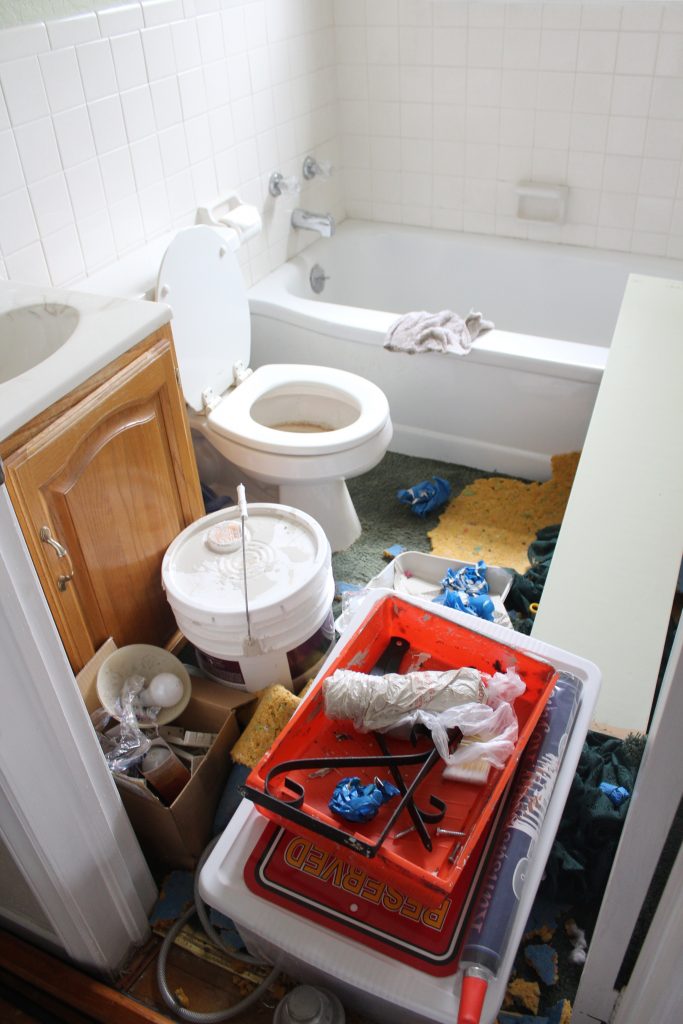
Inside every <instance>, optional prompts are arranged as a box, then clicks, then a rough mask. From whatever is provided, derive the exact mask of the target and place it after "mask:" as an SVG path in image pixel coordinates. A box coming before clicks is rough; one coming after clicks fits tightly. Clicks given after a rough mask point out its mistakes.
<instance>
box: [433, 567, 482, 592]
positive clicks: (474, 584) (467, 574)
mask: <svg viewBox="0 0 683 1024" xmlns="http://www.w3.org/2000/svg"><path fill="white" fill-rule="evenodd" d="M441 586H442V587H445V588H446V590H462V591H464V592H465V593H466V594H488V592H489V585H488V583H487V582H486V562H485V561H484V560H483V559H479V561H478V562H477V564H476V565H463V566H461V567H460V569H447V570H446V575H445V576H444V578H443V579H442V580H441Z"/></svg>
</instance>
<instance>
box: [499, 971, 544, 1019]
mask: <svg viewBox="0 0 683 1024" xmlns="http://www.w3.org/2000/svg"><path fill="white" fill-rule="evenodd" d="M540 1005H541V989H540V986H539V984H538V982H537V981H526V980H525V979H524V978H513V979H512V981H511V982H510V983H509V984H508V987H507V990H506V992H505V997H504V999H503V1007H504V1008H505V1009H506V1010H507V1009H522V1010H529V1011H530V1012H531V1013H532V1014H533V1015H536V1014H537V1013H538V1008H539V1006H540Z"/></svg>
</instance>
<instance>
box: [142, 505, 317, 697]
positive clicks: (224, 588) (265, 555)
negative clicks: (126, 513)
mask: <svg viewBox="0 0 683 1024" xmlns="http://www.w3.org/2000/svg"><path fill="white" fill-rule="evenodd" d="M244 529H245V534H244V537H245V552H246V583H247V593H246V597H247V601H248V607H249V625H250V630H251V641H250V640H249V635H248V629H247V608H246V604H245V592H244V562H243V554H242V535H241V522H240V513H239V508H238V507H237V506H234V507H232V508H226V509H220V510H219V511H218V512H213V513H212V514H211V515H208V516H204V517H203V518H202V519H198V520H197V521H196V522H195V523H192V524H191V525H190V526H188V527H187V529H185V530H183V532H182V533H181V534H179V535H178V536H177V537H176V538H175V540H174V541H173V542H172V544H171V545H170V547H169V548H168V550H167V552H166V554H165V555H164V559H163V563H162V567H161V575H162V582H163V586H164V590H165V591H166V597H167V599H168V602H169V604H170V605H171V608H172V609H173V613H174V615H175V618H176V622H177V623H178V628H179V629H180V630H181V631H182V633H183V634H184V635H185V636H186V637H187V639H188V640H189V641H190V642H191V643H193V644H194V646H195V648H196V651H197V660H198V662H199V666H200V668H201V669H202V670H203V671H204V673H205V674H206V675H208V676H209V677H210V678H212V679H215V680H217V681H218V682H220V683H223V684H225V685H226V686H233V687H236V688H238V689H242V690H249V691H253V690H262V689H264V688H265V687H266V686H272V685H273V684H274V683H280V684H281V685H283V686H286V687H287V688H288V689H290V690H291V689H293V690H295V691H296V690H297V689H299V688H300V687H301V686H303V684H304V683H305V682H306V681H307V680H308V679H309V678H312V677H313V675H315V672H316V671H317V668H318V666H319V665H320V663H321V662H322V660H323V658H324V657H325V655H326V654H327V653H328V651H329V649H330V647H331V646H332V643H333V640H334V623H333V620H332V600H333V597H334V580H333V578H332V564H331V552H330V545H329V542H328V540H327V537H326V536H325V534H324V532H323V530H322V528H321V526H320V525H319V524H318V523H317V522H316V521H315V519H313V518H312V517H311V516H309V515H307V514H306V513H305V512H301V511H299V510H298V509H295V508H290V507H289V506H286V505H273V504H265V503H255V504H252V505H249V515H248V517H247V519H246V521H245V524H244Z"/></svg>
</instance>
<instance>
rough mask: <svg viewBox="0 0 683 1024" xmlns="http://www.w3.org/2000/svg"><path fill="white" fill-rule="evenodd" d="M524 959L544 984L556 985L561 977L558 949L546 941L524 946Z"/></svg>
mask: <svg viewBox="0 0 683 1024" xmlns="http://www.w3.org/2000/svg"><path fill="white" fill-rule="evenodd" d="M524 959H525V960H526V962H527V963H528V965H529V967H531V968H532V970H533V971H535V973H536V974H537V975H538V977H539V978H540V980H541V981H542V982H543V984H544V985H556V984H557V980H558V978H559V974H558V968H557V950H556V949H553V947H552V946H549V945H548V944H547V943H546V942H543V943H540V944H534V945H529V946H525V947H524Z"/></svg>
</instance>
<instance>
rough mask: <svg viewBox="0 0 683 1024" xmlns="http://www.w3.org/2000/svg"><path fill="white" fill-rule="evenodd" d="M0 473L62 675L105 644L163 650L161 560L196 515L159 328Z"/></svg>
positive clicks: (195, 493) (171, 624) (179, 412)
mask: <svg viewBox="0 0 683 1024" xmlns="http://www.w3.org/2000/svg"><path fill="white" fill-rule="evenodd" d="M5 473H6V480H7V486H8V488H9V491H10V496H11V498H12V502H13V504H14V507H15V509H16V512H17V516H18V518H19V521H20V523H21V525H22V529H23V531H24V535H25V538H26V541H27V544H28V547H29V550H30V552H31V556H32V558H33V561H34V564H35V566H36V569H37V571H38V575H39V577H40V580H41V583H42V585H43V589H44V591H45V595H46V597H47V600H48V603H49V605H50V608H51V610H52V614H53V616H54V619H55V622H56V624H57V628H58V630H59V632H60V635H61V637H62V641H63V643H64V647H65V649H66V652H67V655H68V657H69V660H70V662H71V665H72V668H73V670H74V672H78V671H79V670H80V669H81V668H82V667H83V665H84V664H85V663H86V661H88V659H89V658H90V657H92V655H93V654H94V653H95V651H96V650H97V648H98V647H100V645H101V644H102V643H104V641H105V640H106V639H107V637H109V636H112V637H113V638H114V640H115V641H116V643H117V645H118V646H122V645H124V644H129V643H151V644H157V645H159V646H165V645H167V644H168V643H169V641H170V639H171V637H172V636H173V635H174V633H175V632H176V624H175V620H174V617H173V613H172V611H171V609H170V606H169V604H168V602H167V600H166V597H165V594H164V591H163V588H162V585H161V561H162V558H163V555H164V552H165V551H166V548H167V547H168V545H169V544H170V542H171V541H172V540H173V538H174V537H175V536H176V535H177V534H178V533H180V531H181V530H183V529H184V527H185V526H187V525H188V524H189V523H191V522H193V521H194V520H195V519H197V518H198V517H199V516H201V515H203V514H204V507H203V503H202V499H201V490H200V485H199V479H198V476H197V469H196V464H195V460H194V454H193V451H192V444H191V441H190V435H189V429H188V426H187V419H186V416H185V407H184V403H183V400H182V396H181V393H180V389H179V386H178V382H177V377H176V364H175V358H174V353H173V347H172V342H171V340H170V332H169V331H168V329H164V328H162V330H161V331H159V332H157V333H156V334H155V335H153V336H152V339H151V343H150V345H149V347H147V348H146V349H145V350H143V351H142V353H141V354H139V355H137V356H136V357H135V358H134V359H133V360H132V361H131V362H129V363H128V365H125V366H124V367H123V368H120V369H118V370H117V371H116V372H115V373H114V374H113V376H112V377H111V378H110V379H108V380H105V381H104V382H102V381H100V382H99V384H98V386H97V387H96V388H95V389H94V390H93V391H92V392H90V393H89V394H86V395H85V396H84V397H83V396H82V395H81V396H79V400H78V401H77V402H76V404H75V405H74V406H73V407H72V408H70V409H63V410H62V413H61V415H60V416H59V417H58V418H57V419H55V420H53V421H52V422H49V424H48V425H47V426H46V427H45V428H44V429H42V430H40V431H39V433H37V434H36V436H34V437H32V438H31V439H30V440H27V441H25V443H23V444H22V445H21V447H19V448H18V449H17V450H16V451H14V452H13V453H12V454H10V455H9V456H8V457H7V458H6V461H5ZM46 530H49V538H51V539H52V540H54V541H55V542H56V543H57V544H58V545H61V547H62V548H64V549H66V554H62V555H60V553H59V552H58V550H57V549H56V548H55V546H54V545H53V544H51V543H50V540H49V539H48V536H47V534H46ZM41 531H42V537H43V539H41ZM71 572H73V577H72V578H70V579H65V577H69V576H70V575H71Z"/></svg>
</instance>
